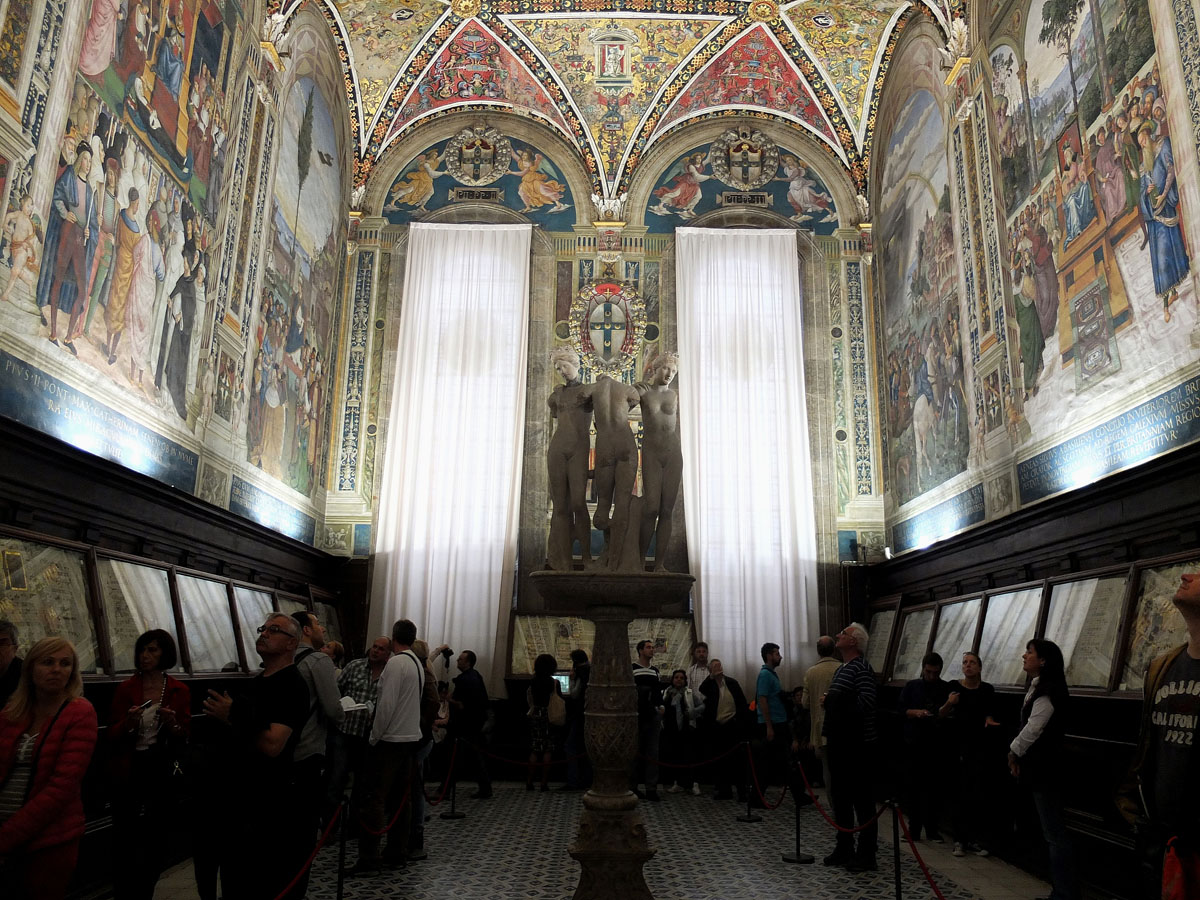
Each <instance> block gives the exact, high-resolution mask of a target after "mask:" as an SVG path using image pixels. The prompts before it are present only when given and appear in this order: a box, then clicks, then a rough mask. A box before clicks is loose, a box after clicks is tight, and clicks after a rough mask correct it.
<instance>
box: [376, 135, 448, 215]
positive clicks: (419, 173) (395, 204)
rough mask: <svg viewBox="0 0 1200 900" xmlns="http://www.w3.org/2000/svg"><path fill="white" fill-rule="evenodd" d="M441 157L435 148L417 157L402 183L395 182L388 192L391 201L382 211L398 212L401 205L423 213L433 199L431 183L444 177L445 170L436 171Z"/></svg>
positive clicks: (440, 162)
mask: <svg viewBox="0 0 1200 900" xmlns="http://www.w3.org/2000/svg"><path fill="white" fill-rule="evenodd" d="M441 164H442V157H441V155H440V154H439V153H438V151H437V148H436V147H435V148H433V149H431V150H428V151H426V152H425V154H424V155H423V156H419V157H417V161H416V163H415V167H414V168H412V169H411V170H410V171H409V172H407V173H406V174H405V175H404V180H403V181H397V182H396V183H395V184H394V185H393V186H392V189H391V190H390V191H389V192H388V193H389V194H390V196H391V200H389V201H388V203H387V205H386V206H384V208H383V211H384V212H388V211H390V210H398V209H400V207H401V205H402V204H403V205H404V206H411V207H413V209H414V210H416V211H419V212H425V204H426V203H428V202H429V201H430V199H432V197H433V181H434V179H435V178H440V177H441V176H443V175H446V174H447V172H446V170H445V169H440V170H439V169H438V166H440V165H441Z"/></svg>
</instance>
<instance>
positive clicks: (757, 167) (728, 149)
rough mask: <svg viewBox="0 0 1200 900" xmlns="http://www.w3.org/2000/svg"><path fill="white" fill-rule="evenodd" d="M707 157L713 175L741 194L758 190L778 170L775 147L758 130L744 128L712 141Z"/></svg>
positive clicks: (776, 149) (777, 155)
mask: <svg viewBox="0 0 1200 900" xmlns="http://www.w3.org/2000/svg"><path fill="white" fill-rule="evenodd" d="M709 156H710V158H711V159H712V168H713V174H714V175H716V176H717V178H719V179H720V180H721V181H723V182H725V183H726V184H728V185H730V186H731V187H735V188H737V189H738V190H742V191H753V190H756V189H758V188H760V187H762V186H763V185H765V184H766V183H767V182H768V181H770V180H771V179H772V178H774V177H775V173H776V172H777V171H778V170H779V147H778V146H776V144H775V142H774V141H772V140H771V139H770V138H769V137H767V136H766V135H765V134H763V133H762V132H761V131H751V130H750V128H749V127H748V126H745V125H743V126H742V127H740V128H738V129H737V130H736V131H732V130H731V131H727V132H725V133H724V134H723V135H721V137H720V138H718V139H717V140H715V141H713V143H712V148H711V149H710V150H709Z"/></svg>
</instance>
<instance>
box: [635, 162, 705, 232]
mask: <svg viewBox="0 0 1200 900" xmlns="http://www.w3.org/2000/svg"><path fill="white" fill-rule="evenodd" d="M707 168H709V164H708V154H707V153H704V152H703V151H701V152H697V153H693V154H692V155H691V156H688V157H686V158H684V159H682V160H680V161H679V162H678V163H676V164H675V166H674V167H673V168H672V170H671V171H669V172H668V173H667V177H669V178H671V179H672V180H671V183H670V184H665V185H663V186H662V187H660V188H658V189H656V190H655V191H654V196H655V197H657V198H658V203H656V204H655V205H654V206H651V207H650V212H652V213H655V214H656V215H659V216H670V215H678V216H679V217H680V218H683V219H694V218H695V217H696V205H697V204H698V203H699V202H700V198H701V197H702V196H703V190H702V189H701V187H700V185H701V184H703V183H704V182H706V181H708V180H709V179H710V178H712V177H713V176H712V175H711V174H705V169H707Z"/></svg>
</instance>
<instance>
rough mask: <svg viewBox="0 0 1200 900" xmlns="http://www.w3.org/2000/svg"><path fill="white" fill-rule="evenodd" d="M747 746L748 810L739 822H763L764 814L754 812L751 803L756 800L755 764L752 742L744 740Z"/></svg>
mask: <svg viewBox="0 0 1200 900" xmlns="http://www.w3.org/2000/svg"><path fill="white" fill-rule="evenodd" d="M742 743H743V744H744V745H745V747H746V812H745V814H744V815H741V816H738V817H737V820H738V821H739V822H761V821H762V816H760V815H757V814H756V813H754V812H753V811H752V810H751V808H750V804H751V803H752V802H753V801H754V795H755V791H754V766H753V765H752V764H751V762H750V742H749V741H743V742H742Z"/></svg>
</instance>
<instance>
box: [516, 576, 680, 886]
mask: <svg viewBox="0 0 1200 900" xmlns="http://www.w3.org/2000/svg"><path fill="white" fill-rule="evenodd" d="M694 580H695V579H693V578H692V576H691V575H672V574H669V573H648V572H647V573H636V574H615V573H600V572H535V573H533V575H532V576H531V577H530V581H531V582H532V583H533V584H534V585H536V586H537V589H538V590H539V591H540V592H541V594H542V596H543V597H544V598H545V599H546V601H547V606H548V607H549V608H550V609H549V610H548V611H550V612H553V613H555V614H559V615H561V614H563V613H564V612H565V611H566V610H567V609H572V610H573V611H572V612H571V613H570V614H572V615H583V616H586V617H587V618H589V619H591V620H592V621H593V622H594V623H595V625H596V639H595V642H594V643H593V644H592V677H591V680H590V681H589V682H588V691H587V709H586V711H585V715H584V743H585V745H586V746H587V751H588V757H589V758H590V759H591V761H592V770H593V772H594V777H593V780H592V789H591V790H590V791H588V792H587V793H586V794H585V795H584V797H583V811H582V812H581V813H580V816H579V832H578V834H577V835H576V836H575V840H574V841H573V842H572V843H571V845H570V847H568V848H567V852H568V853H570V854H571V856H572V857H573V858H574V859H576V860H578V861H579V865H580V866H581V867H582V872H580V876H579V887H578V888H576V890H575V900H653V896H652V895H651V893H650V888H649V887H647V886H646V879H645V878H644V877H643V876H642V866H644V865H645V864H646V860H648V859H650V857H652V856H653V855H654V850H653V849H652V848H651V847H650V843H649V841H648V840H647V839H646V823H645V822H644V821H643V820H642V814H641V813H640V812H639V811H638V808H637V805H638V803H637V797H636V796H635V795H634V794H633V793H632V792H631V791H630V790H629V774H630V771H631V769H632V767H633V761H634V759H635V757H636V756H637V745H638V737H637V692H636V690H635V688H634V685H633V666H632V665H631V662H632V660H631V659H630V654H629V623H630V622H631V621H632V620H633V619H634V618H635V617H637V616H639V615H640V616H654V615H661V614H662V613H661V607H662V606H663V605H665V604H672V603H674V604H683V603H686V601H687V595H688V590H689V589H690V588H691V585H692V582H693V581H694Z"/></svg>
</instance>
